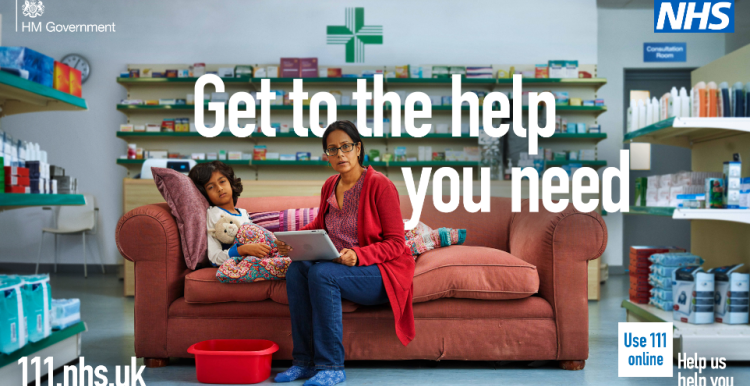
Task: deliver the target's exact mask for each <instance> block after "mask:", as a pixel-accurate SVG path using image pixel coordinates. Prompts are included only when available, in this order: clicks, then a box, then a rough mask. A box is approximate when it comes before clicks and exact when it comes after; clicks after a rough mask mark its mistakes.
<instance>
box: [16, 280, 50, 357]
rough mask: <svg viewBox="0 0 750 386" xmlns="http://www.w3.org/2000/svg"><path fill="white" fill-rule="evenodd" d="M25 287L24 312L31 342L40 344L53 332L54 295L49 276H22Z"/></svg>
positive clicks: (22, 288)
mask: <svg viewBox="0 0 750 386" xmlns="http://www.w3.org/2000/svg"><path fill="white" fill-rule="evenodd" d="M21 280H23V286H22V287H21V294H23V311H24V316H25V317H26V325H27V328H28V333H29V341H31V342H38V341H40V340H42V339H44V338H46V337H48V336H49V335H50V333H51V332H52V320H51V315H50V312H51V311H52V294H51V292H52V291H51V289H50V285H49V275H32V276H21Z"/></svg>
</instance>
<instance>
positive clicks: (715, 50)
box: [598, 8, 725, 266]
mask: <svg viewBox="0 0 750 386" xmlns="http://www.w3.org/2000/svg"><path fill="white" fill-rule="evenodd" d="M653 20H654V11H653V8H647V9H613V8H599V12H598V24H599V42H598V74H599V76H600V77H604V78H607V85H606V86H604V87H602V88H601V89H600V91H599V97H600V98H604V101H605V103H606V104H607V113H605V114H602V115H601V116H600V118H599V122H600V123H601V125H602V130H603V131H604V132H606V133H607V140H606V141H603V142H601V143H600V144H599V158H600V159H605V160H607V164H608V165H610V166H612V165H619V158H618V157H619V155H618V151H619V150H620V149H622V141H623V127H622V126H623V114H624V113H625V112H624V109H623V106H624V101H623V86H624V84H623V80H624V74H625V73H624V69H626V68H676V67H700V66H703V65H705V64H707V63H709V62H711V61H713V60H715V59H717V58H719V57H721V56H724V39H725V36H724V35H725V34H713V33H705V34H701V33H680V34H663V33H659V34H655V33H653V26H654V24H653V23H654V22H653ZM646 42H686V43H687V62H685V63H644V62H643V43H646ZM622 216H623V215H622V214H621V213H611V214H609V215H608V216H606V217H604V219H605V222H606V223H607V229H608V232H609V244H608V245H607V250H606V251H605V253H604V255H603V257H602V258H603V261H604V262H605V263H608V264H609V265H610V266H620V265H622V264H623V261H624V260H623V259H624V256H622V254H623V253H622V250H623V245H622V221H623V219H622Z"/></svg>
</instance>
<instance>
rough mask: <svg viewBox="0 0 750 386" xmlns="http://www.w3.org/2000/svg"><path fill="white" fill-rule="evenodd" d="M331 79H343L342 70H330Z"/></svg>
mask: <svg viewBox="0 0 750 386" xmlns="http://www.w3.org/2000/svg"><path fill="white" fill-rule="evenodd" d="M328 77H329V78H341V68H331V67H329V68H328Z"/></svg>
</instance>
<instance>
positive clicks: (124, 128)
mask: <svg viewBox="0 0 750 386" xmlns="http://www.w3.org/2000/svg"><path fill="white" fill-rule="evenodd" d="M120 131H126V132H130V131H133V125H132V124H130V123H128V124H122V125H120Z"/></svg>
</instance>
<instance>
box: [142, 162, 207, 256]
mask: <svg viewBox="0 0 750 386" xmlns="http://www.w3.org/2000/svg"><path fill="white" fill-rule="evenodd" d="M151 173H153V175H154V182H156V187H157V189H159V192H160V193H161V195H162V197H164V199H165V200H166V201H167V204H168V205H169V209H171V210H172V216H174V218H175V220H176V221H177V229H179V230H180V242H181V243H182V254H183V255H185V264H187V266H188V268H190V269H195V268H196V267H198V266H200V265H202V264H203V263H207V262H208V252H207V251H208V233H207V232H206V221H207V220H206V211H207V210H208V201H206V198H205V197H203V195H202V194H201V192H199V191H198V188H196V187H195V184H193V181H192V180H191V179H190V178H188V177H187V176H186V175H184V174H182V173H180V172H178V171H175V170H172V169H167V168H151Z"/></svg>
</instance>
